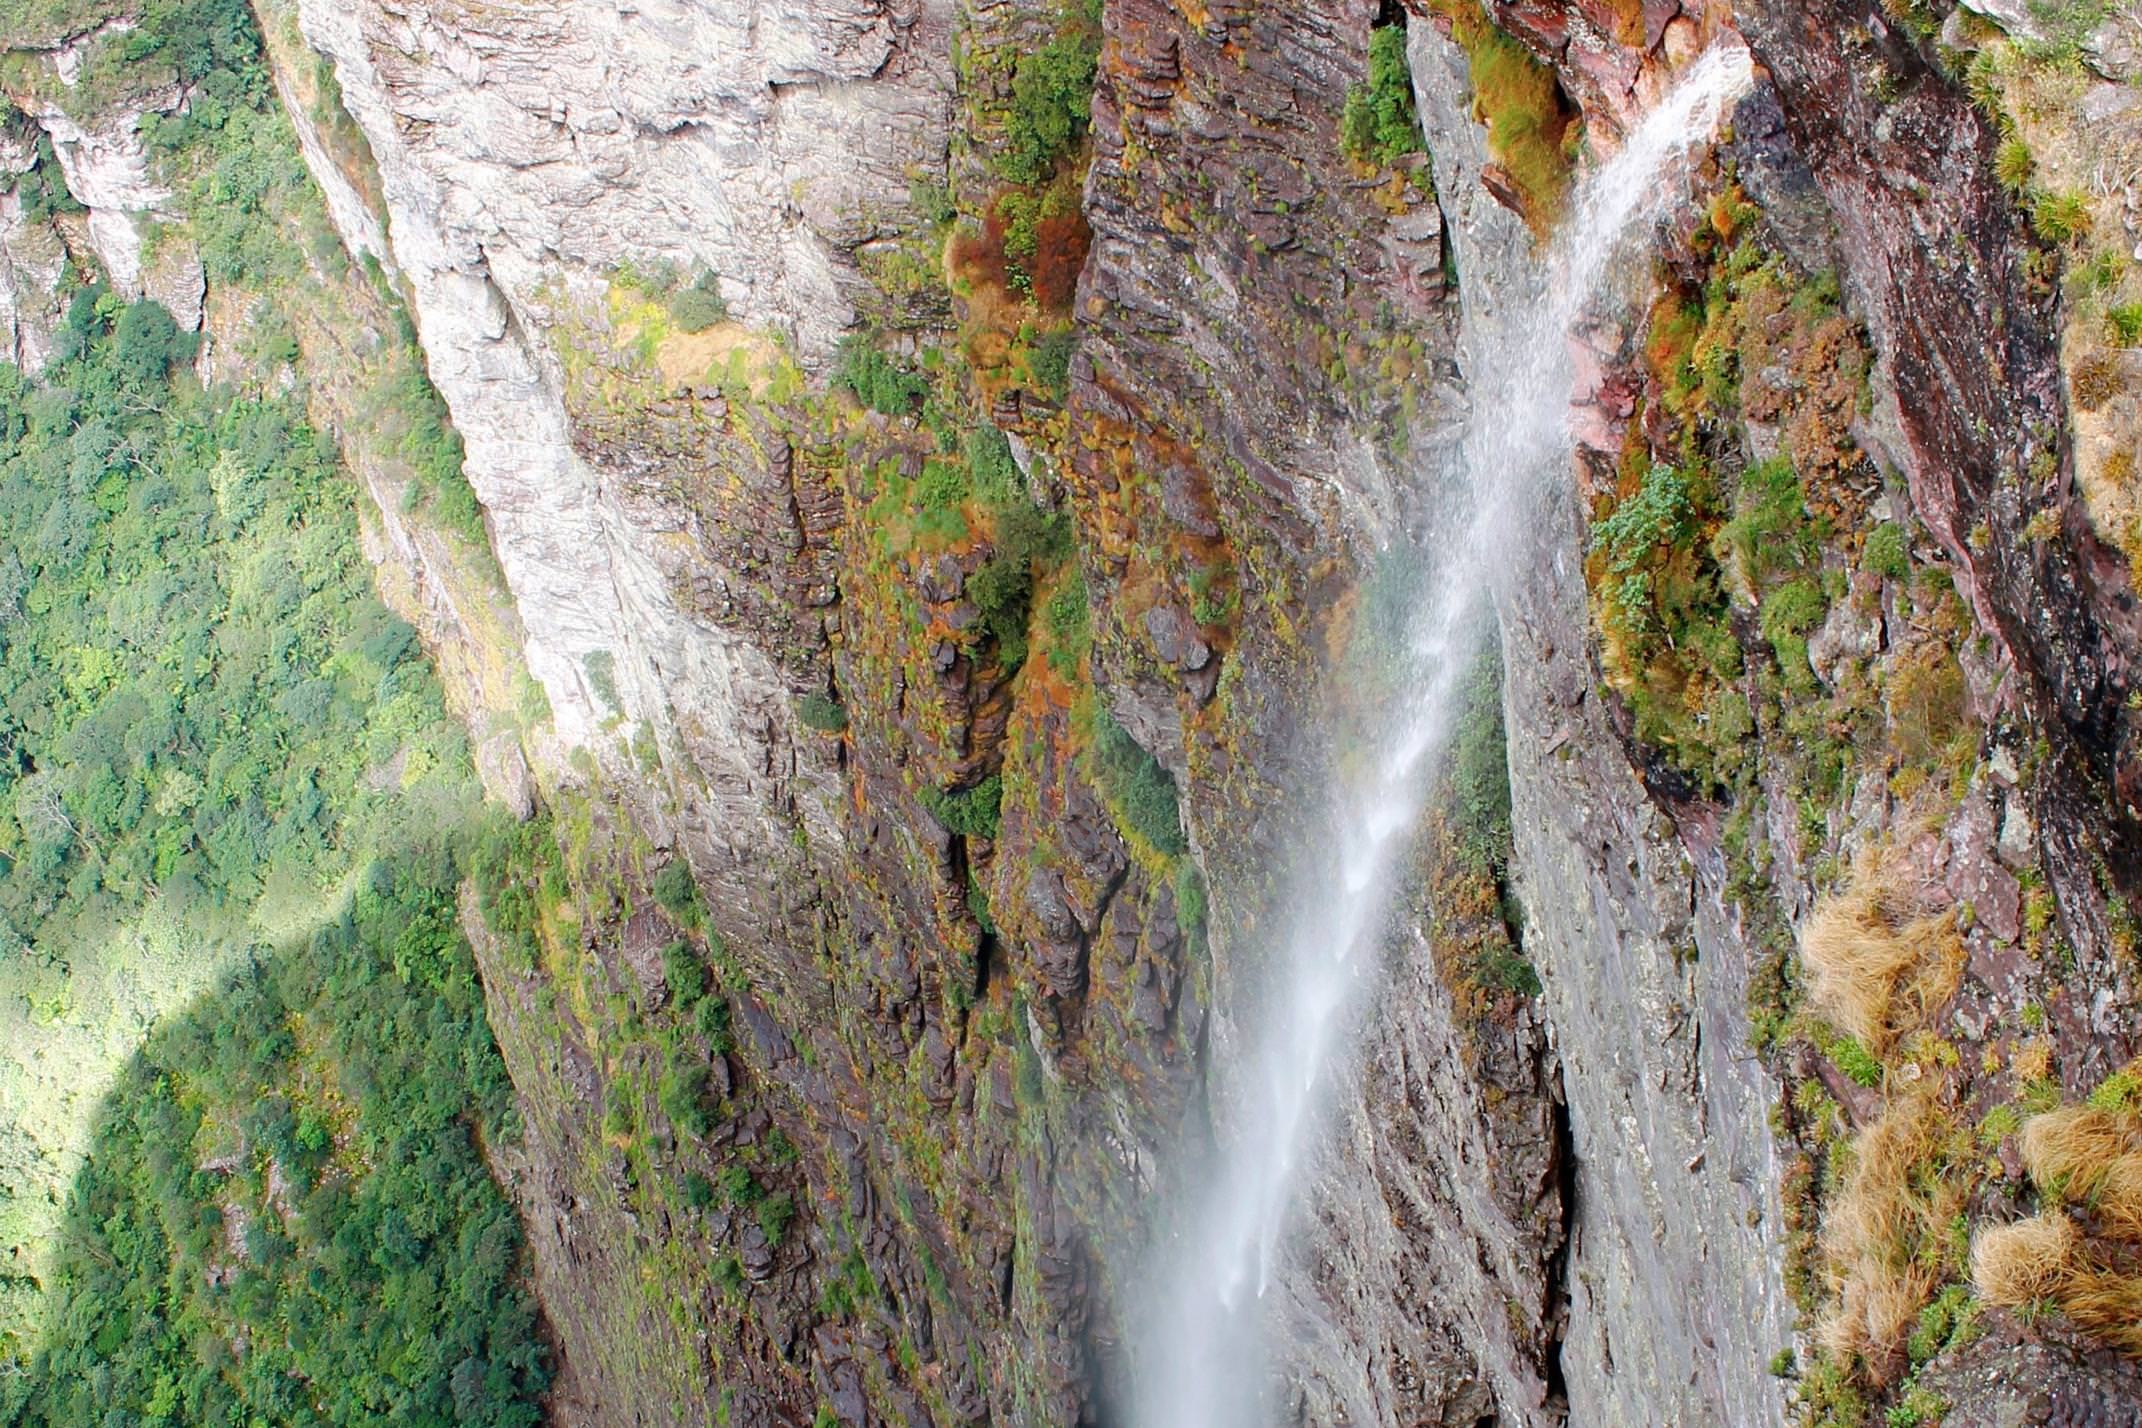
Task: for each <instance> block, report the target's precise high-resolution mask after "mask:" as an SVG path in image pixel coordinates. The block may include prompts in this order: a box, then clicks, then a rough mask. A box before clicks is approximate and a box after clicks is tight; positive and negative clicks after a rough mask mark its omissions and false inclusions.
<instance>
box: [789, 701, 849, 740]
mask: <svg viewBox="0 0 2142 1428" xmlns="http://www.w3.org/2000/svg"><path fill="white" fill-rule="evenodd" d="M796 717H797V718H798V719H801V720H802V721H803V727H804V728H806V729H815V730H817V731H818V732H819V733H821V734H838V733H840V732H841V731H843V730H844V729H846V728H847V727H848V711H847V710H846V709H845V708H843V707H842V705H841V702H840V701H839V700H838V699H835V698H834V697H833V696H832V695H830V694H825V693H816V694H806V695H804V696H803V701H802V702H801V703H800V704H798V705H797V706H796Z"/></svg>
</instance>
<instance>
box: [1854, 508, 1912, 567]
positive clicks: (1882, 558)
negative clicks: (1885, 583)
mask: <svg viewBox="0 0 2142 1428" xmlns="http://www.w3.org/2000/svg"><path fill="white" fill-rule="evenodd" d="M1859 560H1860V564H1861V565H1862V566H1864V567H1865V568H1866V569H1868V570H1870V571H1872V572H1874V573H1875V574H1876V575H1879V576H1881V577H1882V578H1883V579H1884V580H1903V579H1906V578H1908V577H1909V576H1910V575H1911V547H1910V545H1909V543H1908V542H1907V541H1906V540H1905V538H1904V528H1903V527H1902V526H1900V525H1898V524H1897V523H1896V522H1894V521H1884V522H1882V523H1881V524H1880V525H1878V526H1876V527H1875V528H1874V529H1873V530H1871V531H1869V532H1868V533H1867V543H1866V545H1865V546H1863V547H1862V548H1861V550H1860V556H1859Z"/></svg>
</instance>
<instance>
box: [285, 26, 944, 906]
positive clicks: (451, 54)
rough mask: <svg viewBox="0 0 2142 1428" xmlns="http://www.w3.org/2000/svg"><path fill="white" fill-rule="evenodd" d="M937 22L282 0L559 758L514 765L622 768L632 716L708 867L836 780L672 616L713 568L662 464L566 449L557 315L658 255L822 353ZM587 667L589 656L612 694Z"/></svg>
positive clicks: (757, 850) (917, 139)
mask: <svg viewBox="0 0 2142 1428" xmlns="http://www.w3.org/2000/svg"><path fill="white" fill-rule="evenodd" d="M952 10H953V7H952V4H951V0H827V3H806V2H805V0H757V3H744V4H738V3H733V0H642V3H638V4H636V5H631V6H619V5H617V4H614V3H608V2H607V0H604V3H595V0H568V3H543V4H535V3H506V4H494V5H486V6H482V7H475V6H467V5H462V4H457V3H453V0H354V3H352V0H298V4H297V11H298V19H299V23H300V26H301V28H302V30H303V33H304V36H305V39H306V41H307V43H308V44H310V45H311V46H312V47H313V48H314V49H315V50H317V51H318V52H319V53H320V54H322V55H323V56H325V57H327V58H328V59H329V60H330V61H331V62H332V63H333V65H334V68H335V73H336V77H337V80H338V82H339V85H340V89H341V93H342V98H343V102H344V104H345V106H346V108H347V109H348V111H349V114H350V116H351V117H352V118H353V119H354V120H355V122H356V124H357V125H358V127H359V129H361V130H362V132H363V133H364V135H365V138H366V140H367V141H368V143H369V145H370V148H371V152H372V158H373V161H374V163H375V165H376V168H377V176H378V180H379V191H380V193H381V195H382V196H383V200H384V204H385V208H386V213H385V214H384V215H381V217H383V219H384V222H383V223H382V222H381V221H380V218H376V217H370V216H368V215H367V214H365V213H364V212H363V211H362V210H363V209H364V206H365V205H364V204H363V201H362V199H361V197H360V195H359V194H358V193H357V192H356V191H355V189H354V188H353V187H352V186H351V185H350V184H349V183H348V181H347V179H346V176H343V175H340V174H338V173H336V172H335V171H334V169H335V166H334V164H333V163H332V161H331V160H330V158H329V155H328V153H327V151H326V149H325V146H324V145H323V144H322V143H321V142H320V136H319V135H317V134H311V133H307V132H306V130H307V127H308V126H307V125H306V124H305V122H304V121H303V120H302V119H301V120H300V140H301V143H302V144H303V147H304V152H305V156H306V159H307V161H308V163H309V164H310V166H311V167H312V169H313V172H314V173H315V175H316V176H318V178H319V180H320V182H321V186H322V187H323V189H325V190H326V191H327V194H328V200H329V207H330V214H331V217H332V218H333V219H334V221H335V223H336V225H337V227H338V228H339V229H340V230H341V232H342V234H343V236H344V238H345V239H346V240H347V241H348V242H349V243H350V245H351V246H352V247H353V248H355V249H357V250H359V251H366V250H370V249H371V248H372V247H373V245H374V244H375V243H379V244H383V245H384V247H385V248H386V250H387V256H388V257H389V258H391V265H392V266H393V267H394V268H395V269H396V270H398V271H399V273H400V275H401V276H402V278H403V279H404V280H405V282H404V285H403V290H404V292H405V293H406V294H407V296H408V297H409V299H410V300H411V305H412V308H413V315H414V317H415V319H416V322H417V325H418V329H419V332H420V335H421V338H422V342H423V347H424V351H425V355H426V360H427V363H428V366H429V369H430V375H431V378H432V380H433V382H434V383H435V385H436V386H437V387H438V389H439V391H440V393H441V395H442V396H443V397H444V398H445V400H446V402H447V405H448V407H449V408H450V410H451V412H452V414H453V418H454V424H455V426H456V428H457V429H458V430H459V432H460V434H461V436H462V439H463V441H464V443H465V447H466V461H465V467H464V469H465V471H466V474H467V476H468V479H469V482H470V484H471V485H472V487H473V488H474V489H475V492H476V494H477V497H478V499H479V500H480V501H481V502H482V504H483V506H484V509H485V513H486V519H487V523H488V525H489V528H490V534H491V542H492V546H493V549H494V550H495V552H496V554H497V556H498V561H499V565H500V568H501V569H502V571H503V573H504V575H505V578H506V581H507V584H508V586H509V587H510V589H511V592H512V596H513V600H514V604H515V606H516V608H517V610H518V612H519V615H520V620H521V625H522V628H523V630H524V632H525V637H526V644H525V655H526V661H527V665H528V669H529V672H530V673H531V674H532V675H533V676H534V677H535V678H536V679H537V680H538V681H540V682H541V684H542V685H543V688H544V690H545V692H546V693H547V695H548V697H549V702H550V707H551V710H552V714H553V716H554V722H555V728H556V732H557V735H558V741H559V746H558V747H555V748H550V749H544V748H538V749H536V750H535V751H534V752H535V755H536V757H537V758H538V760H539V762H543V763H547V764H551V765H552V766H553V771H554V772H555V771H556V766H557V765H560V764H562V762H563V757H564V755H565V754H566V753H567V752H570V751H571V750H572V749H576V748H586V749H589V750H591V751H593V752H595V753H596V754H597V756H598V757H600V758H603V759H604V760H605V762H607V763H609V764H611V766H612V767H613V768H619V769H620V770H621V771H623V772H626V773H627V778H626V780H625V781H626V782H627V783H631V784H637V783H639V782H641V781H642V780H641V779H640V776H639V775H638V774H636V773H632V772H631V771H630V769H629V766H628V764H627V761H626V759H625V757H624V745H625V741H626V740H628V739H630V738H631V737H633V736H634V734H635V733H636V732H637V731H639V730H640V729H641V728H642V727H643V726H647V727H649V728H651V730H652V732H653V733H654V735H655V737H656V742H657V745H658V746H659V747H660V748H662V749H663V750H664V751H665V752H666V751H668V750H671V749H673V748H678V749H683V750H685V751H686V752H687V753H688V754H689V756H690V762H691V764H692V765H693V766H694V769H695V770H696V774H695V776H694V777H692V778H690V779H688V780H686V781H685V782H686V785H687V786H686V787H683V788H681V789H680V790H679V791H680V792H681V793H682V795H683V804H684V812H685V815H686V817H687V818H688V820H689V822H690V824H691V825H692V826H693V829H694V834H695V840H696V841H697V842H698V843H699V844H700V846H701V847H702V848H703V849H707V850H708V851H709V852H710V853H711V857H708V856H706V855H704V854H703V855H702V857H701V858H700V859H699V862H700V864H701V867H702V871H703V872H705V871H707V869H708V868H709V866H710V865H712V864H721V863H727V864H729V865H731V866H738V867H743V866H753V865H763V851H762V850H763V849H764V848H765V847H767V846H768V845H769V843H770V842H771V841H772V840H775V839H779V840H781V842H783V843H785V842H786V841H787V840H788V838H789V835H790V831H791V830H790V828H789V827H788V825H786V824H785V823H780V822H779V821H778V819H777V817H776V815H775V814H774V813H773V812H771V811H770V810H771V809H772V807H773V805H774V804H775V803H776V802H778V801H779V800H778V799H777V798H773V797H769V793H770V791H772V790H774V789H775V788H776V786H783V787H785V786H787V785H788V781H789V780H791V779H796V780H799V781H800V782H801V783H802V784H803V785H804V786H803V787H802V788H800V789H799V790H797V791H799V792H801V793H802V794H803V795H804V796H803V797H801V798H799V799H795V800H793V801H792V802H793V805H794V807H795V809H796V813H795V816H799V817H801V818H802V819H803V820H804V821H805V823H806V825H807V826H808V829H809V833H810V836H811V838H812V840H813V841H814V842H821V841H822V840H824V845H827V846H830V840H837V839H838V836H839V834H838V821H837V787H836V786H835V785H834V784H833V783H832V782H830V781H828V780H827V779H826V777H825V776H824V775H823V774H819V773H810V772H804V773H800V774H799V773H796V772H793V771H792V770H793V769H794V766H795V765H796V763H797V761H796V760H795V759H794V757H793V756H792V755H791V754H789V753H788V752H787V751H786V750H785V749H783V748H782V747H781V743H782V735H781V733H780V732H779V731H782V730H787V729H791V728H793V727H794V714H793V711H792V709H791V701H790V696H789V691H788V688H787V684H786V681H785V679H784V677H783V676H782V673H781V671H780V669H779V667H778V666H777V665H776V663H775V662H774V659H773V657H772V655H771V654H769V652H768V651H767V650H765V649H764V648H762V647H761V644H760V642H759V641H758V640H756V639H755V638H754V637H753V633H752V632H750V631H745V630H739V629H735V628H731V627H727V626H724V625H721V624H719V623H715V622H712V621H709V620H706V619H700V618H694V617H692V616H690V615H688V614H687V613H686V612H685V611H684V610H682V609H680V607H679V605H678V603H677V599H676V597H675V595H674V594H673V593H672V592H673V591H676V590H678V589H680V588H685V587H687V586H688V584H689V580H688V578H687V577H699V578H702V579H712V580H714V581H717V582H718V581H720V580H722V579H724V578H725V573H724V572H722V571H720V570H719V569H718V568H713V563H712V562H711V561H710V560H709V559H708V557H707V554H706V551H705V550H704V548H703V547H702V546H701V545H700V544H699V543H698V542H696V541H695V540H693V539H692V538H691V537H690V518H689V517H688V516H687V514H686V513H685V512H684V511H683V510H682V509H681V508H679V507H677V506H675V505H674V504H673V503H671V500H670V498H669V497H667V496H665V495H664V494H663V493H662V492H661V491H660V489H659V483H658V482H649V481H646V480H638V481H635V480H633V479H631V477H630V475H629V474H628V473H627V472H624V471H612V470H606V469H605V468H604V466H603V464H602V462H603V461H604V460H605V459H609V458H608V457H607V456H606V455H604V454H602V453H603V452H604V451H605V448H601V447H598V446H594V445H589V446H587V447H586V450H587V451H588V452H590V453H595V454H593V455H589V454H583V453H582V452H581V451H576V450H575V449H574V445H573V437H574V431H573V425H572V419H571V417H570V415H569V413H568V409H567V405H566V402H565V399H564V396H563V393H564V390H565V377H564V370H565V369H564V363H563V361H562V359H561V351H560V347H559V344H560V343H562V342H563V341H564V340H566V334H567V332H568V329H567V328H565V327H562V326H560V325H559V323H560V321H561V319H562V318H563V317H564V316H565V315H567V314H570V313H573V312H585V311H591V310H593V311H599V310H600V309H599V300H600V298H601V296H602V294H603V293H604V291H605V290H606V287H607V284H608V280H609V277H610V275H611V274H612V273H613V272H614V270H615V269H616V268H617V266H618V265H619V264H620V263H621V262H623V261H625V260H628V259H629V260H632V261H634V262H637V263H642V264H644V263H648V262H651V261H658V260H663V259H667V260H669V261H670V262H673V263H675V264H676V265H677V266H678V267H679V269H680V270H683V271H686V272H690V271H694V270H707V269H711V270H712V271H714V272H716V273H719V274H720V276H721V280H722V289H723V293H724V296H725V297H726V298H727V300H728V301H729V303H730V305H731V309H732V312H733V313H734V315H735V316H736V317H737V318H738V319H739V320H741V321H742V322H744V323H747V324H749V325H750V326H752V327H755V328H759V329H762V330H771V331H773V332H775V333H778V334H780V335H781V336H782V337H783V338H784V339H785V340H786V341H787V342H788V344H789V345H790V347H791V350H793V351H794V352H795V353H796V354H797V355H798V356H799V357H800V358H801V359H802V360H803V361H804V362H805V363H806V364H807V365H810V364H816V363H817V362H819V361H821V360H823V358H824V357H825V356H826V355H827V354H828V353H829V352H830V351H831V349H832V346H833V344H834V343H835V341H836V340H837V338H838V337H839V336H840V334H841V333H842V332H843V331H844V330H845V329H846V328H847V327H848V326H849V325H850V324H851V323H852V322H853V320H854V316H855V307H854V302H853V297H854V296H855V295H856V294H857V293H858V292H859V290H860V288H861V285H862V283H863V281H864V280H863V279H862V277H861V276H860V274H859V273H858V272H857V270H856V267H855V264H854V261H853V258H852V251H853V248H854V247H855V246H856V245H857V244H859V243H861V242H863V241H866V240H868V239H870V238H872V237H876V236H882V234H884V233H886V232H890V231H892V222H891V220H893V219H896V218H897V217H898V216H899V215H900V214H901V213H902V212H903V211H904V210H905V208H906V206H907V204H908V202H909V200H908V191H909V187H910V184H911V182H912V179H913V178H914V177H915V176H917V175H922V174H928V173H938V174H941V173H942V171H943V167H944V163H945V146H946V132H947V126H948V120H949V117H950V112H951V109H950V106H951V88H952V76H951V73H950V69H949V64H948V61H947V60H946V58H945V57H946V56H947V55H948V53H949V36H950V29H951V25H952V21H953V13H952ZM290 107H291V109H292V112H293V113H300V112H301V110H302V106H296V105H293V106H290ZM715 439H719V438H715ZM626 440H627V441H629V440H630V437H629V434H628V436H627V437H626ZM625 454H626V455H627V456H628V457H629V456H630V454H631V453H629V452H627V453H625ZM591 659H594V660H596V661H597V662H598V664H599V663H600V662H602V661H603V660H605V659H606V660H607V661H608V662H609V664H610V666H611V679H610V681H609V682H610V683H613V684H614V687H615V696H616V701H617V706H618V707H615V708H613V707H611V705H610V704H609V702H608V701H607V700H606V699H605V698H604V696H603V694H601V693H599V692H598V685H599V684H602V683H603V681H601V680H599V679H598V678H597V677H596V676H595V675H594V674H593V673H592V672H591V664H590V661H591ZM702 776H703V777H702ZM821 784H822V785H823V787H821V786H820V785H821ZM656 821H657V822H659V821H661V820H659V819H658V820H656Z"/></svg>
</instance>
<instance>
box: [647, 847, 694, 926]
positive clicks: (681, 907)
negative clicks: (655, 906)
mask: <svg viewBox="0 0 2142 1428" xmlns="http://www.w3.org/2000/svg"><path fill="white" fill-rule="evenodd" d="M654 899H655V901H656V902H658V903H660V904H661V905H662V910H663V911H664V912H666V913H668V914H669V915H670V917H671V918H672V919H673V920H674V921H675V922H676V924H677V925H678V926H679V927H697V926H698V925H699V921H700V918H701V917H702V916H704V911H703V909H702V908H701V907H700V905H699V885H698V884H697V883H695V882H693V881H692V870H691V868H690V867H688V866H687V865H686V864H685V861H684V859H682V858H678V859H676V860H675V861H673V862H670V863H667V864H664V865H663V868H662V871H661V872H659V873H656V874H655V876H654Z"/></svg>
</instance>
